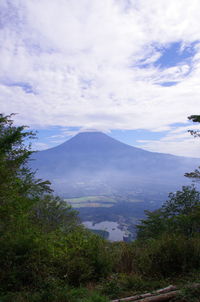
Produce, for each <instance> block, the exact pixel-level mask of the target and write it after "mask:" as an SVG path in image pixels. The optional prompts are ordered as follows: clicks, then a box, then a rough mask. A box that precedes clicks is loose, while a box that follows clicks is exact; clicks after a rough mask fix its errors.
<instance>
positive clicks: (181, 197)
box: [137, 185, 200, 239]
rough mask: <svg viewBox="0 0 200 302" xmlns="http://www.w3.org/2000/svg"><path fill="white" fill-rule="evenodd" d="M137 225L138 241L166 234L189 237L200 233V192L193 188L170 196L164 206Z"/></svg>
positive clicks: (185, 187) (190, 187) (186, 187)
mask: <svg viewBox="0 0 200 302" xmlns="http://www.w3.org/2000/svg"><path fill="white" fill-rule="evenodd" d="M146 215H147V218H146V219H144V220H141V223H140V224H139V225H137V236H138V239H141V238H142V239H145V238H146V239H148V238H158V237H159V236H161V235H162V234H164V233H169V234H170V233H172V232H175V233H179V234H183V235H186V236H188V237H190V236H193V235H194V234H196V233H199V231H200V192H198V191H197V190H196V188H195V187H194V186H193V185H191V186H184V187H182V191H177V192H175V193H170V194H169V199H168V200H167V201H166V202H165V203H164V204H163V206H162V207H161V208H160V209H158V210H156V211H153V212H150V211H146Z"/></svg>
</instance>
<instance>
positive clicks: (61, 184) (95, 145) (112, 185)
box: [31, 132, 199, 197]
mask: <svg viewBox="0 0 200 302" xmlns="http://www.w3.org/2000/svg"><path fill="white" fill-rule="evenodd" d="M33 158H34V159H35V160H34V161H32V162H31V166H32V167H33V168H34V169H38V172H37V173H38V176H40V177H42V178H45V179H49V180H50V181H52V184H53V187H54V188H55V190H56V191H57V192H58V193H61V194H63V195H65V196H70V197H71V196H79V195H89V194H95V195H98V194H119V193H123V194H125V193H126V194H128V193H130V192H132V193H133V192H143V193H144V192H148V191H149V190H151V191H152V190H153V191H154V192H155V194H157V195H159V194H162V193H166V192H169V191H172V190H174V189H176V188H178V187H179V186H180V185H182V184H184V183H187V180H186V179H185V178H184V176H183V175H184V173H185V172H188V171H191V170H193V169H194V168H195V167H197V166H198V164H199V160H198V159H192V158H184V157H178V156H173V155H169V154H161V153H155V152H149V151H145V150H142V149H139V148H135V147H132V146H129V145H126V144H124V143H121V142H119V141H117V140H115V139H113V138H111V137H109V136H108V135H106V134H104V133H101V132H83V133H79V134H77V135H76V136H75V137H73V138H72V139H70V140H68V141H66V142H65V143H63V144H61V145H59V146H57V147H54V148H51V149H48V150H44V151H40V152H38V153H36V154H34V156H33Z"/></svg>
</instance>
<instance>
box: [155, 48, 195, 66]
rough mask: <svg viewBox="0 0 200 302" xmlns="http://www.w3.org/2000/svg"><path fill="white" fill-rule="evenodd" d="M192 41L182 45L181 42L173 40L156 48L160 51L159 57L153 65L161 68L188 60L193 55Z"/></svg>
mask: <svg viewBox="0 0 200 302" xmlns="http://www.w3.org/2000/svg"><path fill="white" fill-rule="evenodd" d="M196 43H197V42H193V43H191V44H190V45H188V46H186V47H182V43H181V42H174V43H171V44H170V45H168V46H167V47H163V48H158V49H157V50H158V51H159V52H161V53H162V55H161V57H160V58H159V59H158V60H157V61H156V62H155V63H154V66H156V67H159V68H161V69H164V68H169V67H173V66H177V65H179V64H181V63H183V62H187V63H188V62H190V60H191V59H192V58H193V56H194V55H195V52H196V51H195V45H196Z"/></svg>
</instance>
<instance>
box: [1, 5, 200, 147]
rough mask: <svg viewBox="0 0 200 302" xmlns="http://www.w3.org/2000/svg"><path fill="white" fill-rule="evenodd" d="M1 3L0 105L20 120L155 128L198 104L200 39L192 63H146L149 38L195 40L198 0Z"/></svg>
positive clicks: (153, 46) (199, 24)
mask: <svg viewBox="0 0 200 302" xmlns="http://www.w3.org/2000/svg"><path fill="white" fill-rule="evenodd" d="M0 11H1V20H2V21H1V23H2V24H1V31H0V45H1V47H0V61H1V64H0V66H1V70H0V82H1V85H0V108H1V111H2V112H5V113H9V112H18V113H20V114H19V115H18V116H17V119H18V122H20V123H21V122H22V123H23V124H24V123H25V124H29V125H33V126H35V127H42V126H51V125H60V126H67V127H81V128H84V129H85V128H95V129H99V130H109V129H139V128H142V129H148V130H152V131H163V129H169V127H170V125H171V124H173V123H185V122H186V120H187V116H189V115H191V114H198V113H199V111H200V90H199V77H200V46H199V44H197V45H196V46H195V47H196V55H195V56H194V58H193V60H192V62H191V65H189V63H188V62H182V63H181V64H179V65H178V66H174V67H171V68H166V69H164V70H160V69H158V68H156V67H154V66H153V63H154V62H155V61H156V60H157V59H158V58H159V56H161V52H160V51H159V50H158V48H157V46H159V47H160V49H162V47H163V46H165V47H166V45H170V43H173V42H177V41H182V47H183V48H184V47H188V46H190V44H191V43H192V42H195V41H198V40H199V41H200V19H199V11H200V2H199V1H198V0H191V1H190V2H188V1H187V0H181V1H174V0H169V1H167V2H166V1H165V0H151V1H149V0H140V1H137V0H130V1H126V0H101V1H99V0H79V1H76V0H57V1H54V0H40V1H34V0H26V1H23V0H16V1H13V2H10V1H7V0H2V1H1V4H0ZM141 60H143V63H146V64H150V65H149V67H148V68H141V67H140V66H139V62H141ZM189 71H190V72H189ZM164 81H178V82H179V84H177V85H175V86H171V87H162V86H159V85H158V83H162V82H164ZM13 83H14V84H15V85H10V84H13ZM20 83H21V84H20ZM23 83H28V84H29V85H30V86H31V88H32V91H33V93H27V92H26V91H25V89H23ZM159 129H160V130H159ZM183 142H184V144H186V142H185V140H183ZM187 142H188V140H187ZM174 145H176V142H174ZM157 147H158V149H159V148H160V147H159V146H157Z"/></svg>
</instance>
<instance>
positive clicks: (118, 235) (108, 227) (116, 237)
mask: <svg viewBox="0 0 200 302" xmlns="http://www.w3.org/2000/svg"><path fill="white" fill-rule="evenodd" d="M83 225H84V226H85V227H86V228H87V229H91V230H103V231H107V232H109V237H108V240H110V241H123V236H125V235H126V230H120V229H119V224H118V223H117V222H114V221H102V222H99V223H94V222H92V221H83Z"/></svg>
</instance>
